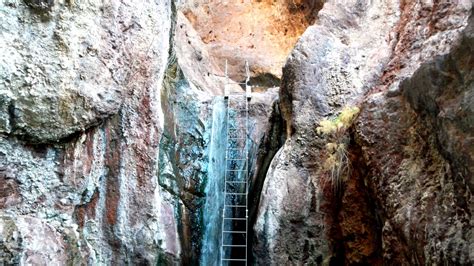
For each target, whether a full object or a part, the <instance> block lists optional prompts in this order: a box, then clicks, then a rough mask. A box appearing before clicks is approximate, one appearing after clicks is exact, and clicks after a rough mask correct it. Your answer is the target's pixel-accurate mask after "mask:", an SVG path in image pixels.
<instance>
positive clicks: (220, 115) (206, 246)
mask: <svg viewBox="0 0 474 266" xmlns="http://www.w3.org/2000/svg"><path fill="white" fill-rule="evenodd" d="M225 118H226V106H225V102H224V99H223V97H216V98H215V99H214V101H213V104H212V124H211V126H212V128H211V135H210V143H209V153H208V154H209V164H208V167H209V168H208V177H207V184H206V188H205V193H206V203H205V205H204V213H203V223H204V228H205V229H204V235H203V242H202V250H201V260H200V265H202V266H210V265H219V260H220V244H221V226H222V216H221V210H222V205H223V202H224V198H223V197H224V193H223V185H224V182H223V177H224V174H225V147H226V128H225V127H226V120H225Z"/></svg>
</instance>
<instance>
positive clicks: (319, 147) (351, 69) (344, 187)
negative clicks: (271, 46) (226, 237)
mask: <svg viewBox="0 0 474 266" xmlns="http://www.w3.org/2000/svg"><path fill="white" fill-rule="evenodd" d="M345 2H346V3H345V5H342V4H341V3H340V2H339V1H328V2H327V3H326V4H325V5H324V7H323V9H322V10H321V11H320V12H319V15H318V22H317V23H316V24H315V25H313V26H311V27H309V28H308V29H307V30H306V31H305V33H304V34H303V36H302V37H301V38H300V39H299V41H298V43H297V44H296V46H295V48H294V50H293V51H292V53H291V55H290V56H289V58H288V61H287V63H286V65H285V67H284V69H283V79H282V88H281V92H280V98H281V109H282V112H283V117H284V119H285V121H286V125H287V129H286V131H287V134H288V136H289V137H288V138H287V140H286V142H285V144H284V146H283V148H282V149H281V150H280V151H279V152H278V154H277V156H276V157H275V158H274V160H273V161H272V164H271V166H270V170H269V172H268V174H267V177H266V180H265V184H264V186H263V191H262V197H261V201H260V206H259V211H258V217H257V221H256V224H255V227H254V230H255V234H256V237H255V238H254V245H255V249H254V259H255V264H257V265H260V264H262V265H268V264H275V265H300V264H314V265H321V264H332V265H342V264H370V265H372V264H401V265H422V264H449V265H451V264H457V265H459V264H463V265H469V264H470V263H472V261H473V259H474V257H473V256H474V254H473V253H472V247H473V246H472V245H473V244H472V216H471V213H472V210H473V204H472V198H471V191H472V182H473V172H472V160H473V158H474V156H473V154H474V149H473V147H474V143H473V135H472V132H473V131H472V119H473V112H472V108H473V106H474V102H473V98H472V93H473V91H474V88H473V86H472V66H473V61H472V60H473V57H472V45H473V43H472V30H473V29H472V27H473V25H472V23H473V21H472V15H470V14H471V8H472V3H471V2H470V1H452V2H447V1H434V2H432V1H400V2H399V1H345ZM345 107H352V108H355V107H358V108H357V110H360V113H359V115H358V117H357V118H355V121H352V122H351V124H349V125H347V127H346V128H345V125H343V124H340V126H339V124H338V125H336V126H337V127H339V128H343V129H344V131H343V132H341V131H336V132H337V134H332V135H330V134H329V135H328V134H324V133H321V131H322V130H317V128H318V127H320V126H322V125H323V124H322V123H320V122H321V121H336V122H335V123H341V122H337V121H341V120H339V119H340V117H341V116H342V115H344V114H340V113H341V111H342V112H344V110H345ZM338 114H340V115H339V116H338ZM336 117H337V118H336ZM327 119H329V120H327ZM331 119H333V120H331ZM335 119H337V120H335ZM336 130H338V129H336ZM334 144H338V146H337V147H342V153H343V157H336V158H339V160H340V161H336V162H334V161H333V162H331V161H328V158H330V156H331V155H334V151H331V149H333V148H331V147H332V146H331V145H334ZM340 145H342V146H340ZM332 158H334V157H332ZM346 158H347V159H346ZM328 162H329V164H332V168H331V165H330V167H329V168H327V164H328ZM338 164H346V166H345V167H346V168H344V169H348V170H345V171H342V172H341V173H342V174H340V175H338V176H334V171H333V172H331V171H332V170H334V169H337V168H335V167H334V166H335V165H338ZM335 178H336V179H338V180H336V181H335V180H334V179H335Z"/></svg>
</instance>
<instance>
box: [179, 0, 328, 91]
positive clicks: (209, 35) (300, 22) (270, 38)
mask: <svg viewBox="0 0 474 266" xmlns="http://www.w3.org/2000/svg"><path fill="white" fill-rule="evenodd" d="M322 4H323V1H320V0H315V1H314V0H313V1H308V0H296V1H295V0H291V1H290V0H285V1H271V0H264V1H217V2H216V3H213V2H209V1H202V0H193V1H183V4H182V9H183V12H184V14H185V15H186V17H187V18H188V19H189V20H190V22H191V23H192V25H193V27H194V28H195V29H196V30H197V32H198V34H199V36H200V38H201V39H202V41H203V42H204V43H205V44H206V46H207V49H208V50H209V53H210V54H211V57H212V58H213V60H214V63H215V64H216V65H217V66H219V67H220V69H221V70H223V64H224V62H225V60H228V62H229V74H230V76H231V77H232V79H234V80H238V81H241V80H244V79H245V72H244V71H243V70H244V69H245V68H244V63H245V61H246V60H247V61H249V65H250V70H251V72H252V75H253V76H255V77H259V79H260V80H261V81H262V80H265V79H267V81H268V82H271V77H272V76H273V79H274V78H279V77H281V68H282V66H283V64H284V62H285V59H286V57H287V56H288V54H289V52H290V51H291V49H292V48H293V46H294V45H295V43H296V41H297V39H298V37H299V36H300V35H301V34H302V33H303V32H304V30H305V29H306V28H307V27H308V26H309V25H311V24H312V23H313V22H314V20H315V19H316V15H317V12H318V11H319V9H321V7H322ZM230 18H231V19H230ZM265 74H267V75H265ZM265 77H267V78H265ZM268 79H269V80H268ZM256 81H257V82H258V81H259V80H258V79H257V80H256ZM277 85H278V84H277Z"/></svg>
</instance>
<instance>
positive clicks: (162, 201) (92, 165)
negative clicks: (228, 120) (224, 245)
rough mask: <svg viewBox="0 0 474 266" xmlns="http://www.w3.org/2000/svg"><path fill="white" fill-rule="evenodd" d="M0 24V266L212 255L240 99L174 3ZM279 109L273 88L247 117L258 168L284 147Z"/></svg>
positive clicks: (106, 6)
mask: <svg viewBox="0 0 474 266" xmlns="http://www.w3.org/2000/svg"><path fill="white" fill-rule="evenodd" d="M0 12H1V13H2V16H1V18H0V21H1V26H0V27H1V35H2V38H1V40H0V47H1V50H2V53H1V55H0V62H1V69H0V77H1V79H0V84H1V87H0V102H1V107H0V108H1V110H0V261H1V262H2V263H6V264H17V263H20V264H50V263H52V264H74V265H76V264H78V265H83V264H84V265H85V264H159V265H162V264H164V265H177V264H186V265H189V264H196V263H197V262H198V261H200V260H202V259H201V257H202V256H203V257H205V256H209V254H207V253H206V250H207V249H208V248H209V247H208V246H207V245H208V244H209V243H210V242H212V241H214V240H213V238H212V236H215V235H217V234H219V235H220V231H219V230H220V226H218V225H219V224H220V214H219V212H220V204H221V202H220V201H219V202H217V201H216V198H215V196H216V195H214V193H221V192H220V189H219V187H217V189H218V191H217V192H216V191H214V190H213V188H214V189H215V187H212V186H211V184H217V183H218V184H220V182H219V181H220V180H221V179H222V176H221V175H219V173H218V172H215V171H214V170H212V169H213V167H214V168H215V166H213V165H215V164H216V163H217V162H219V158H220V157H221V156H222V155H223V153H222V152H220V153H219V152H218V148H219V147H218V146H219V145H216V144H212V143H213V142H215V141H217V143H221V144H222V141H223V140H225V130H223V127H222V126H223V124H222V123H223V122H225V121H222V120H218V117H222V116H225V112H226V110H225V108H222V106H223V103H224V100H223V97H222V94H223V88H224V83H229V82H230V83H231V84H228V86H229V87H231V88H233V89H234V90H235V91H242V89H241V88H240V86H239V85H237V84H236V83H235V82H233V81H232V80H227V79H224V78H223V77H220V76H219V75H210V73H212V74H216V73H217V74H220V75H222V73H223V71H222V69H221V67H222V64H220V65H218V64H216V63H215V61H216V60H214V61H213V60H212V57H211V56H210V55H209V52H208V51H207V48H206V47H205V44H204V43H203V41H202V40H201V38H200V37H199V35H198V33H197V32H196V31H195V30H194V28H193V27H192V25H191V23H190V22H189V21H188V20H187V18H186V17H185V16H184V15H183V14H182V13H181V12H180V11H178V10H177V7H176V6H175V4H174V2H172V1H102V2H100V3H99V2H83V1H4V2H2V3H1V4H0ZM206 73H207V74H206ZM277 101H278V92H277V89H270V90H268V91H265V92H262V93H259V94H256V95H255V97H254V100H253V101H252V102H251V104H250V113H251V121H250V123H251V124H252V125H253V126H252V127H251V131H250V140H251V142H252V145H251V150H252V155H251V156H252V161H254V163H253V164H254V165H255V164H257V165H255V168H256V169H260V168H261V167H259V162H263V161H264V162H268V161H269V160H270V159H271V157H269V156H268V154H267V152H266V151H265V150H264V149H266V148H267V147H271V146H273V145H274V144H272V143H271V140H272V136H274V135H276V136H279V134H278V133H274V132H279V131H278V129H275V128H274V127H275V126H274V124H272V123H271V122H270V121H271V120H272V119H274V117H275V116H276V115H275V112H276V111H275V110H276V109H277V108H276V107H275V104H276V102H277ZM219 106H220V107H221V108H219ZM216 121H220V123H219V122H216ZM257 121H258V123H257ZM277 125H278V123H277ZM216 146H217V148H216ZM273 149H275V148H273ZM262 171H263V173H264V172H265V169H263V170H258V171H255V176H257V175H259V176H262ZM257 172H258V173H257ZM254 179H255V178H254ZM260 183H261V182H260ZM260 186H261V184H260ZM217 199H219V197H217ZM213 201H216V202H213ZM213 204H214V205H213ZM209 206H211V207H209ZM212 206H215V207H212ZM213 224H215V225H216V226H214V227H212V226H209V225H213ZM209 239H210V240H209ZM217 245H218V244H217ZM211 247H212V246H211ZM211 251H212V252H214V250H211Z"/></svg>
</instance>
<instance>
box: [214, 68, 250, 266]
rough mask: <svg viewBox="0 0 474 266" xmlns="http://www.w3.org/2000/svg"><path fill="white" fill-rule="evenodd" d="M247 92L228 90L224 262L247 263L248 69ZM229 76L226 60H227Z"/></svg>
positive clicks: (222, 250) (223, 237)
mask: <svg viewBox="0 0 474 266" xmlns="http://www.w3.org/2000/svg"><path fill="white" fill-rule="evenodd" d="M246 70H247V80H246V83H245V84H246V93H237V94H228V93H227V91H226V95H225V100H226V107H227V121H226V122H227V144H226V145H227V146H226V155H225V156H226V157H225V158H226V160H225V163H226V165H225V177H224V205H223V210H222V234H221V237H222V239H221V265H228V264H231V265H247V263H248V261H247V254H248V250H247V248H248V247H247V243H248V190H249V187H248V179H249V165H248V160H249V157H248V155H249V152H248V150H249V143H248V141H249V138H250V137H249V101H250V99H251V97H250V94H249V91H250V86H248V80H249V71H248V63H247V62H246ZM226 77H227V62H226Z"/></svg>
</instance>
